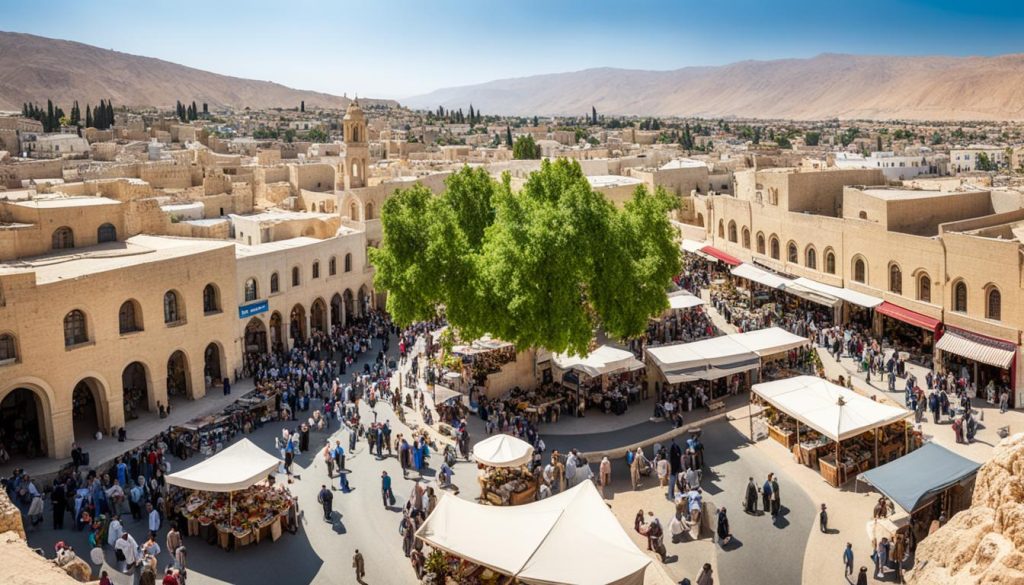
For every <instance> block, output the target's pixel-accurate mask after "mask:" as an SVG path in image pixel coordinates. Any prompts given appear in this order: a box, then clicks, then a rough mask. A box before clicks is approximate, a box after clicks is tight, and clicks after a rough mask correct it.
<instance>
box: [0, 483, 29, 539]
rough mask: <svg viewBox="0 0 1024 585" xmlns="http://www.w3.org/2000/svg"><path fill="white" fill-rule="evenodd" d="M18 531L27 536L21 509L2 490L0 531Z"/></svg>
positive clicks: (23, 536)
mask: <svg viewBox="0 0 1024 585" xmlns="http://www.w3.org/2000/svg"><path fill="white" fill-rule="evenodd" d="M4 532H16V533H18V535H19V536H21V537H22V538H25V525H24V524H23V523H22V521H21V510H19V509H18V507H17V506H15V505H14V502H12V501H11V499H10V498H8V497H7V492H6V491H4V490H0V533H4Z"/></svg>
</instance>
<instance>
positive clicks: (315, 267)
mask: <svg viewBox="0 0 1024 585" xmlns="http://www.w3.org/2000/svg"><path fill="white" fill-rule="evenodd" d="M313 278H320V261H319V260H314V261H313Z"/></svg>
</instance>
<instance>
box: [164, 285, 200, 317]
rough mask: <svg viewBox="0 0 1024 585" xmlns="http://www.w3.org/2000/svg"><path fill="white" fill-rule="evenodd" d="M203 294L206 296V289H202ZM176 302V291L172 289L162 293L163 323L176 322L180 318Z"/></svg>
mask: <svg viewBox="0 0 1024 585" xmlns="http://www.w3.org/2000/svg"><path fill="white" fill-rule="evenodd" d="M203 296H204V297H205V296H206V291H203ZM178 304H179V303H178V293H176V292H174V291H173V290H169V291H167V292H166V293H164V323H177V322H178V321H180V320H181V313H180V311H179V307H178Z"/></svg>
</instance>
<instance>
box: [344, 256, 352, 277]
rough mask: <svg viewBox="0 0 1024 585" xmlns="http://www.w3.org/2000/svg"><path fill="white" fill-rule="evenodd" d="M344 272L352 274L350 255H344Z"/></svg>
mask: <svg viewBox="0 0 1024 585" xmlns="http://www.w3.org/2000/svg"><path fill="white" fill-rule="evenodd" d="M345 272H352V254H351V253H348V254H345Z"/></svg>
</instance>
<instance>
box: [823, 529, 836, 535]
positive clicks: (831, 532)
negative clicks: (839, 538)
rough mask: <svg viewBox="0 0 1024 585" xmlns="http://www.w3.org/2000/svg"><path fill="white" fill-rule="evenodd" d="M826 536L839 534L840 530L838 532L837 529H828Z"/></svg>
mask: <svg viewBox="0 0 1024 585" xmlns="http://www.w3.org/2000/svg"><path fill="white" fill-rule="evenodd" d="M825 534H829V535H835V534H839V530H837V529H835V528H826V529H825Z"/></svg>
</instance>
